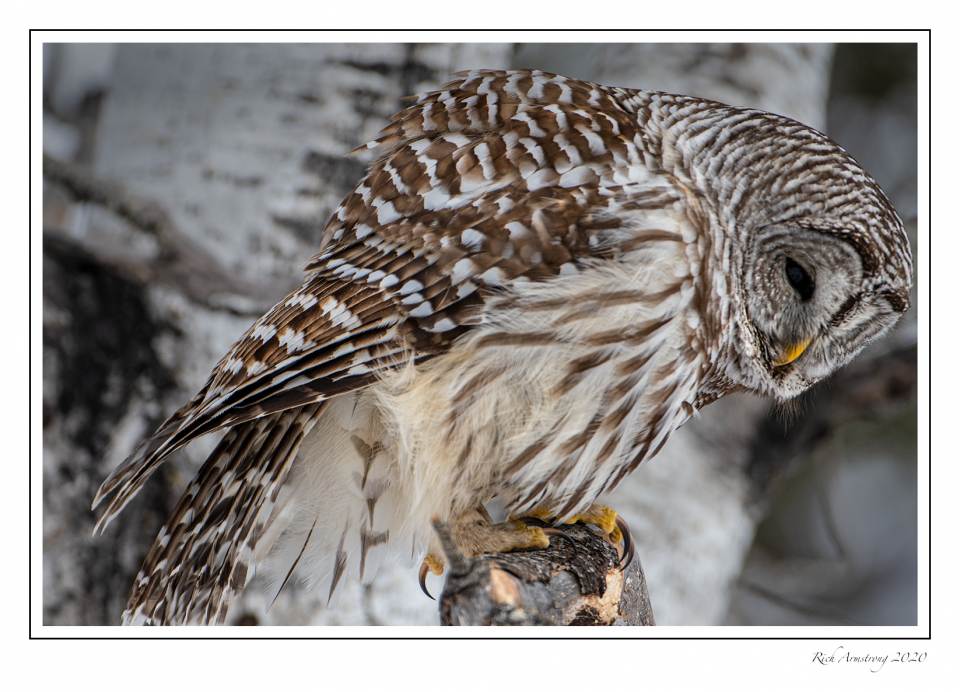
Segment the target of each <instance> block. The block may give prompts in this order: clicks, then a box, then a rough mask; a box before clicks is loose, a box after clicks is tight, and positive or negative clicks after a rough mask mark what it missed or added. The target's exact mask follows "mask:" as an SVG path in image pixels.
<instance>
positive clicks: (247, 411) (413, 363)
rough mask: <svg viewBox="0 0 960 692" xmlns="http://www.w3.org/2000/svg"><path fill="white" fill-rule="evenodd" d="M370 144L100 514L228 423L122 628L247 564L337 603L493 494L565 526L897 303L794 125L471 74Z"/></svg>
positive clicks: (864, 228) (235, 587)
mask: <svg viewBox="0 0 960 692" xmlns="http://www.w3.org/2000/svg"><path fill="white" fill-rule="evenodd" d="M365 149H367V150H369V151H370V152H372V153H373V154H374V156H375V160H374V161H373V162H372V163H371V165H370V167H369V169H368V172H367V174H366V175H365V177H364V178H363V180H361V181H360V182H359V184H358V185H357V186H356V187H355V188H354V190H353V192H351V193H350V194H349V195H348V196H347V197H346V199H344V200H343V202H342V203H341V205H340V206H339V208H338V209H337V210H336V212H335V213H334V214H333V216H332V218H331V219H330V221H329V222H328V223H327V226H326V229H325V232H324V236H323V242H322V246H321V248H320V250H319V253H318V254H317V255H316V256H315V257H314V258H313V259H312V260H310V263H309V264H308V266H307V275H306V278H305V279H304V281H303V284H302V285H301V287H300V288H298V289H297V290H296V291H294V292H293V293H291V294H290V295H288V296H287V297H285V298H283V299H282V300H281V301H280V302H279V303H277V305H276V306H275V307H274V308H273V309H272V310H270V311H269V312H268V313H267V314H266V315H264V316H263V317H262V318H260V319H259V320H258V321H257V322H256V323H255V324H253V325H252V326H251V327H250V329H249V330H248V331H247V333H246V334H244V336H243V337H242V338H241V339H240V340H239V341H238V342H237V343H236V344H235V345H234V346H233V348H232V349H231V351H230V352H229V353H228V354H227V355H226V356H224V358H223V359H222V360H221V361H220V362H219V363H218V364H217V366H216V367H215V369H214V371H213V373H212V375H211V376H210V379H209V380H208V382H207V384H206V385H205V386H204V388H203V389H202V390H201V391H200V393H199V394H198V395H197V396H196V397H194V399H192V400H191V401H190V402H189V403H188V404H187V405H186V406H184V407H183V408H182V409H180V410H179V411H178V412H177V413H175V414H174V415H173V416H172V417H171V418H170V419H169V420H168V421H167V422H166V423H165V424H164V425H163V426H161V427H160V429H159V430H158V431H157V432H156V434H155V435H154V436H153V437H152V438H150V439H149V440H147V441H146V442H145V443H143V444H142V445H141V447H140V448H138V450H137V451H136V452H135V453H134V454H133V455H132V456H131V457H130V458H129V459H128V460H127V461H126V462H124V464H122V465H121V466H120V467H119V468H118V469H117V470H116V471H115V472H114V473H113V474H112V475H111V476H110V478H108V479H107V480H106V481H105V482H104V484H103V486H102V488H101V490H100V492H99V493H98V495H97V498H96V500H95V505H97V504H99V503H101V502H104V501H107V502H108V504H107V508H106V511H105V512H104V513H103V514H102V516H101V518H100V523H99V524H98V528H100V529H101V530H102V528H103V527H105V526H106V524H107V523H108V522H109V521H110V520H111V519H113V517H114V516H116V514H117V512H119V510H120V509H121V508H122V507H123V505H124V504H125V503H126V502H127V501H128V500H129V499H130V498H131V497H132V496H133V495H134V494H135V493H136V492H137V491H138V490H139V489H140V488H141V487H142V485H143V483H144V482H145V481H146V480H147V478H148V477H149V475H150V474H151V473H152V472H153V471H154V470H155V469H156V468H157V466H158V465H159V464H160V463H162V461H163V460H164V459H165V458H166V457H167V456H168V455H169V454H170V453H171V452H173V451H174V450H176V449H178V448H179V447H181V446H183V445H184V444H186V443H188V442H190V441H191V440H192V439H194V438H196V437H197V436H199V435H202V434H205V433H208V432H212V431H215V430H220V429H227V433H226V435H225V437H224V438H223V440H222V441H221V443H220V445H219V446H218V447H217V449H216V450H215V451H214V453H213V454H212V455H211V457H210V459H209V460H208V461H207V463H206V464H205V465H204V467H203V468H202V469H201V471H200V472H199V474H198V476H197V478H196V479H195V480H194V482H193V483H192V484H191V486H190V488H189V489H188V490H187V492H186V494H185V495H184V497H183V499H182V500H181V502H180V504H179V505H178V507H177V509H176V511H175V512H174V515H173V516H172V517H171V519H170V521H169V522H168V523H167V525H166V526H165V527H164V528H163V529H162V531H161V533H160V535H159V536H158V538H157V542H156V543H155V544H154V546H153V548H152V549H151V551H150V553H149V554H148V555H147V558H146V560H145V561H144V565H143V568H142V570H141V572H140V575H139V576H138V577H137V581H136V583H135V585H134V588H133V591H132V593H131V596H130V601H129V604H128V609H127V611H126V612H125V615H124V617H125V620H126V621H130V622H151V623H179V622H223V621H224V619H225V617H226V612H227V607H228V605H229V601H230V598H231V596H232V595H234V594H235V593H236V592H237V591H239V590H240V589H242V588H243V586H244V585H245V583H246V581H247V580H248V579H249V577H250V576H251V574H252V573H253V568H254V567H255V566H256V565H257V564H258V563H260V562H262V561H264V560H267V561H268V562H269V561H273V562H275V563H276V564H278V565H279V567H278V569H279V573H280V575H281V576H283V574H284V573H285V572H287V571H288V570H289V569H290V568H291V565H296V566H297V569H298V571H299V572H300V573H302V574H304V575H305V576H306V577H307V578H309V579H313V580H315V581H322V582H324V586H323V587H322V588H325V589H326V590H327V593H329V594H330V595H332V594H333V593H334V591H335V589H336V587H337V585H338V584H339V583H340V582H341V580H342V579H344V578H346V577H347V576H351V577H360V578H364V579H370V578H372V577H373V575H374V574H375V571H376V565H377V564H379V563H381V562H382V561H383V560H395V559H407V560H409V559H411V558H413V559H416V558H419V557H422V555H423V554H424V553H425V552H426V551H427V549H428V548H429V546H430V541H431V534H430V519H431V517H433V516H439V517H440V518H447V517H452V516H455V515H457V514H458V513H461V512H465V511H468V510H471V509H473V508H476V507H477V506H478V505H482V504H483V503H485V502H488V501H490V500H493V499H498V500H499V501H500V502H502V503H503V505H504V506H505V507H506V509H507V511H508V512H510V513H511V514H522V513H524V512H528V511H531V510H534V509H537V510H546V511H549V512H551V513H552V514H554V515H556V516H558V517H564V516H569V515H572V514H575V513H577V512H578V511H581V510H583V509H585V508H586V507H587V506H588V505H589V504H590V503H592V502H593V501H594V500H596V499H597V498H598V496H600V495H601V494H603V493H605V492H607V491H610V490H612V489H613V488H614V487H615V486H616V485H617V483H619V482H620V481H621V480H622V479H623V478H624V477H625V476H626V475H627V474H628V473H630V471H631V470H633V469H634V468H636V467H637V465H638V464H640V463H641V462H642V461H644V460H645V459H649V458H650V457H652V456H653V455H655V454H656V453H657V451H658V450H659V449H660V448H661V447H662V446H663V444H664V443H665V442H666V441H667V439H668V437H669V435H670V433H671V432H672V431H673V430H675V429H676V428H677V427H678V426H680V425H682V424H683V423H684V422H685V421H686V420H688V419H689V418H690V417H691V416H692V415H693V414H694V412H695V411H696V410H697V409H698V408H700V407H702V406H703V405H705V404H707V403H709V402H711V401H713V400H715V399H717V398H718V397H720V396H722V395H723V394H725V393H726V392H728V391H731V390H732V389H735V388H744V389H748V390H751V391H755V392H758V393H762V394H767V395H771V396H774V397H778V398H789V397H792V396H794V395H796V394H798V393H799V392H801V391H803V390H804V389H806V388H807V387H809V386H810V385H811V384H812V383H813V382H816V381H817V380H819V379H822V378H823V377H825V376H827V375H828V374H829V373H830V372H832V371H833V370H834V369H836V368H837V367H839V366H840V365H842V364H843V363H845V362H847V361H848V360H849V359H850V358H851V357H853V356H854V355H855V354H856V353H857V352H858V351H859V350H860V349H861V348H862V347H863V346H864V344H866V343H867V342H868V341H869V340H870V339H873V338H875V337H877V336H878V335H880V334H881V333H883V332H884V331H886V330H887V329H889V328H890V326H891V325H892V324H893V323H894V322H895V321H896V319H897V318H898V317H899V315H900V314H901V313H902V312H903V311H904V310H905V309H906V307H907V299H908V291H909V287H910V281H911V273H912V266H911V257H910V250H909V246H908V243H907V239H906V236H905V234H904V231H903V228H902V225H901V223H900V220H899V218H898V217H897V215H896V213H895V212H894V210H893V209H892V208H891V206H890V204H889V202H888V201H887V199H886V197H885V196H884V195H883V193H882V191H881V190H880V189H879V188H878V187H877V185H876V183H875V182H874V181H873V180H872V179H871V178H870V177H869V176H868V175H867V174H866V173H865V172H864V171H863V170H862V169H861V168H860V166H859V165H858V164H857V163H856V162H855V161H854V160H853V159H852V158H851V157H850V156H849V155H848V154H846V152H844V151H843V150H842V149H841V148H840V147H838V146H837V145H836V144H834V143H833V142H831V141H830V140H829V139H827V138H826V137H825V136H823V135H822V134H820V133H818V132H816V131H814V130H812V129H810V128H807V127H805V126H804V125H801V124H799V123H796V122H794V121H792V120H789V119H787V118H783V117H780V116H776V115H772V114H769V113H764V112H761V111H754V110H745V109H738V108H732V107H729V106H725V105H723V104H719V103H714V102H710V101H705V100H702V99H697V98H691V97H686V96H673V95H669V94H662V93H657V92H644V91H635V90H628V89H618V88H610V87H604V86H601V85H597V84H591V83H587V82H582V81H577V80H572V79H566V78H564V77H559V76H556V75H551V74H547V73H543V72H538V71H512V72H510V71H484V70H481V71H475V72H470V73H466V74H463V75H461V76H460V77H459V78H458V79H457V80H456V81H454V82H451V83H450V84H447V85H446V86H445V87H443V88H442V89H441V90H439V91H435V92H430V93H427V94H424V95H422V96H420V97H419V99H418V100H417V101H416V103H415V104H413V105H412V106H410V107H409V108H407V109H406V110H404V111H402V112H400V113H398V114H397V115H396V116H394V118H393V120H392V121H391V122H390V124H389V125H388V126H387V127H386V129H385V130H384V131H383V132H382V134H381V136H380V137H379V138H378V139H377V140H375V141H374V142H371V143H370V144H369V145H367V146H366V147H365Z"/></svg>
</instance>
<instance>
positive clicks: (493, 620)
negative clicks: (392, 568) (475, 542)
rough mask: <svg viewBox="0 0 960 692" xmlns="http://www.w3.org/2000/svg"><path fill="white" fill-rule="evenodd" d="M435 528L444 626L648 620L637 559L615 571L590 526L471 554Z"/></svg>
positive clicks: (608, 549)
mask: <svg viewBox="0 0 960 692" xmlns="http://www.w3.org/2000/svg"><path fill="white" fill-rule="evenodd" d="M544 526H545V525H544ZM434 528H435V529H436V531H437V534H438V535H439V537H440V541H441V544H442V545H443V549H444V552H445V553H446V558H447V578H446V582H445V584H444V587H443V593H442V595H441V596H440V623H441V624H443V625H653V624H655V623H654V619H653V608H652V607H651V605H650V598H649V595H648V594H647V584H646V580H645V579H644V576H643V569H642V567H641V565H640V559H639V557H634V559H633V561H632V563H631V564H630V565H629V566H628V567H627V568H626V569H625V570H624V571H622V572H621V570H620V566H619V565H618V561H619V559H620V558H619V556H618V555H617V551H616V549H615V548H614V547H613V546H612V545H610V543H608V542H607V541H606V540H604V539H603V538H602V537H600V535H598V534H597V533H596V532H594V531H593V530H591V529H590V528H589V527H586V526H583V525H580V524H573V525H569V526H562V527H558V529H557V531H558V533H557V534H555V535H552V536H551V540H550V547H549V548H547V549H545V550H524V551H517V552H512V553H496V554H489V555H479V556H477V557H465V556H464V555H462V554H461V553H460V552H459V551H458V550H457V548H456V547H455V546H454V544H453V541H452V540H451V539H450V534H449V532H448V531H447V529H446V527H445V526H443V525H442V524H435V525H434Z"/></svg>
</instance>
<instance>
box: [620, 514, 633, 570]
mask: <svg viewBox="0 0 960 692" xmlns="http://www.w3.org/2000/svg"><path fill="white" fill-rule="evenodd" d="M617 530H618V531H619V533H620V538H621V540H622V541H623V556H622V557H621V558H620V563H619V566H620V571H621V572H623V571H624V570H626V569H627V567H629V566H630V563H631V562H633V556H634V554H635V552H636V550H635V547H634V543H633V536H631V535H630V527H629V526H628V525H627V521H626V520H625V519H624V518H623V517H622V516H620V515H619V514H618V515H617Z"/></svg>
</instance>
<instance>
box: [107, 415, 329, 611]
mask: <svg viewBox="0 0 960 692" xmlns="http://www.w3.org/2000/svg"><path fill="white" fill-rule="evenodd" d="M321 406H322V404H314V405H312V406H305V407H303V408H300V409H297V410H295V411H286V412H284V413H279V414H273V415H269V416H264V417H262V418H258V419H255V420H251V421H248V422H246V423H241V424H240V425H237V426H235V427H233V428H231V429H230V431H229V432H228V433H227V434H226V435H225V436H224V437H223V439H222V440H221V441H220V443H219V444H218V445H217V447H216V449H215V450H214V451H213V453H211V455H210V457H209V458H208V459H207V461H206V462H205V463H204V465H203V466H202V467H201V469H200V471H199V472H198V473H197V475H196V477H195V478H194V479H193V481H192V482H191V483H190V485H189V487H188V488H187V489H186V491H185V492H184V494H183V496H182V497H181V498H180V501H179V502H178V504H177V507H176V509H175V510H174V512H173V514H172V515H171V516H170V518H169V519H168V520H167V523H166V524H165V525H164V526H163V528H162V529H161V530H160V533H159V534H158V536H157V540H156V541H155V542H154V544H153V546H152V547H151V548H150V552H149V553H148V554H147V557H146V558H145V559H144V561H143V565H142V567H141V568H140V572H139V574H138V575H137V578H136V581H135V582H134V585H133V589H132V591H131V593H130V598H129V600H128V602H127V608H126V610H125V611H124V613H123V623H124V624H199V623H202V624H222V623H223V622H225V620H226V616H227V610H228V608H229V606H230V603H231V601H232V600H233V598H234V596H236V594H237V593H239V592H240V591H241V590H242V589H243V588H244V586H246V583H247V580H248V577H249V576H252V570H250V567H251V566H252V565H253V564H254V562H255V560H256V555H257V553H258V549H260V550H261V551H262V549H263V546H258V543H259V542H260V541H261V539H262V538H263V537H264V535H265V534H268V533H269V534H271V535H272V534H273V533H274V532H271V531H270V530H269V529H270V524H271V521H272V518H273V517H275V516H276V512H275V511H274V510H275V509H276V505H277V502H278V497H279V495H280V490H281V487H282V486H283V484H284V481H285V480H286V478H287V474H288V473H289V471H290V468H291V466H292V464H293V461H294V459H295V457H296V456H297V451H298V450H299V448H300V444H301V442H302V441H303V438H304V436H305V435H306V434H307V433H308V432H309V431H310V429H311V428H312V427H313V425H314V423H315V422H316V420H317V417H318V414H319V409H320V408H321Z"/></svg>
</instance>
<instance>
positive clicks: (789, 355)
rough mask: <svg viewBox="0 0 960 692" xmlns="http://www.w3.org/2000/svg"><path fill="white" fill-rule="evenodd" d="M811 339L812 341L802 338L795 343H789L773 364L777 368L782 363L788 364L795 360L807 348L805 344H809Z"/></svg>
mask: <svg viewBox="0 0 960 692" xmlns="http://www.w3.org/2000/svg"><path fill="white" fill-rule="evenodd" d="M811 341H813V339H804V340H803V341H798V342H797V343H795V344H790V346H788V347H787V348H786V350H785V351H784V352H783V354H782V355H781V356H780V357H779V358H778V359H777V360H775V361H773V364H774V366H775V367H778V368H779V367H780V366H782V365H789V364H790V363H792V362H793V361H795V360H796V359H797V358H799V357H800V356H802V355H803V352H804V351H806V350H807V346H809V345H810V342H811Z"/></svg>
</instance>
